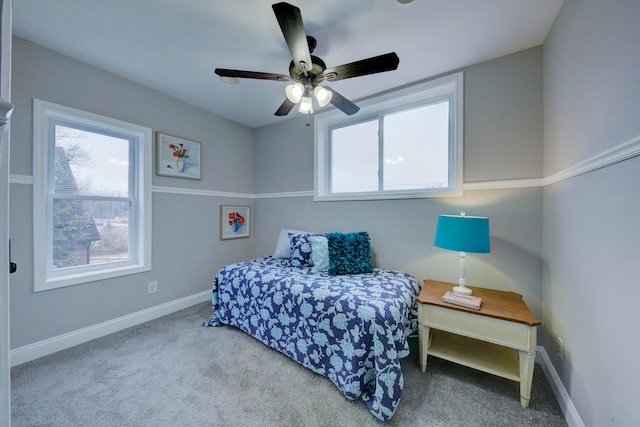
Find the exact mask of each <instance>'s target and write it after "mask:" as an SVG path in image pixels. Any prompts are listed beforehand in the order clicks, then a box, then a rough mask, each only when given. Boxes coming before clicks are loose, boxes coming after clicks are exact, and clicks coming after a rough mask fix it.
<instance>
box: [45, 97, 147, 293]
mask: <svg viewBox="0 0 640 427" xmlns="http://www.w3.org/2000/svg"><path fill="white" fill-rule="evenodd" d="M33 166H34V167H33V170H34V173H33V183H34V192H33V194H34V252H35V254H34V255H35V260H34V268H35V271H34V278H35V280H34V289H35V291H43V290H48V289H54V288H58V287H62V286H69V285H75V284H79V283H85V282H89V281H94V280H100V279H106V278H111V277H117V276H121V275H125V274H132V273H138V272H142V271H149V270H150V268H151V129H148V128H144V127H141V126H137V125H133V124H130V123H126V122H122V121H119V120H114V119H110V118H107V117H102V116H98V115H95V114H91V113H87V112H84V111H80V110H76V109H72V108H68V107H64V106H61V105H56V104H52V103H49V102H45V101H40V100H37V99H36V100H34V164H33Z"/></svg>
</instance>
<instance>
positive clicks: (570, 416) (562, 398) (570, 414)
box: [536, 346, 585, 427]
mask: <svg viewBox="0 0 640 427" xmlns="http://www.w3.org/2000/svg"><path fill="white" fill-rule="evenodd" d="M536 353H537V355H538V356H539V357H538V359H537V360H538V361H540V365H541V366H542V370H543V371H544V375H545V377H547V381H549V385H551V389H552V390H553V394H555V395H556V399H557V400H558V404H559V405H560V409H562V413H563V414H564V418H565V420H566V421H567V424H569V427H585V425H584V423H583V422H582V418H580V414H578V411H577V409H576V407H575V406H573V401H572V400H571V397H570V396H569V393H567V389H566V388H564V384H562V381H561V380H560V376H559V375H558V372H557V371H556V369H555V368H554V367H553V364H552V363H551V359H549V355H548V354H547V352H546V351H545V349H544V347H542V346H538V347H536Z"/></svg>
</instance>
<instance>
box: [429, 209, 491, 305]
mask: <svg viewBox="0 0 640 427" xmlns="http://www.w3.org/2000/svg"><path fill="white" fill-rule="evenodd" d="M433 244H434V245H435V246H437V247H439V248H443V249H449V250H452V251H458V252H459V256H460V280H459V281H458V284H459V285H460V286H456V287H455V288H453V292H455V293H456V294H459V295H471V294H472V291H471V289H469V288H467V287H466V286H465V285H466V282H467V281H466V279H465V261H464V260H465V258H466V253H467V252H475V253H485V252H489V251H490V250H491V242H490V239H489V218H486V217H480V216H465V214H464V212H460V215H440V216H439V217H438V225H437V226H436V238H435V241H434V242H433Z"/></svg>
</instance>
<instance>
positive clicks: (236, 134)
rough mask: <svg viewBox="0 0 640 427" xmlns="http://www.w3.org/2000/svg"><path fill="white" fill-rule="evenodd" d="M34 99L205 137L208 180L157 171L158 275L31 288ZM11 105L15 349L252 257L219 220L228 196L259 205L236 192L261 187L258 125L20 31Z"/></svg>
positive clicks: (206, 280) (168, 297)
mask: <svg viewBox="0 0 640 427" xmlns="http://www.w3.org/2000/svg"><path fill="white" fill-rule="evenodd" d="M33 98H39V99H43V100H46V101H50V102H55V103H58V104H62V105H66V106H70V107H73V108H78V109H82V110H85V111H89V112H92V113H97V114H101V115H104V116H108V117H112V118H116V119H120V120H125V121H128V122H131V123H135V124H138V125H142V126H147V127H149V128H151V129H153V131H154V137H155V131H158V130H159V131H162V132H166V133H169V134H172V135H178V136H182V137H184V138H187V139H191V140H195V141H199V142H201V143H202V166H203V170H202V180H201V181H194V180H186V179H179V178H169V177H159V176H155V175H154V177H153V185H154V187H155V189H154V192H153V231H152V239H153V258H152V271H151V272H149V273H142V274H135V275H131V276H125V277H121V278H117V279H111V280H103V281H98V282H93V283H87V284H83V285H76V286H71V287H66V288H61V289H55V290H50V291H45V292H38V293H34V292H33V261H32V260H33V221H32V216H33V214H32V211H33V204H32V197H33V196H32V186H31V185H30V184H28V183H22V182H24V181H28V179H25V177H26V178H29V177H31V176H32V153H33V150H32V146H33V142H32V133H33V131H32V100H33ZM13 103H14V104H15V112H14V115H13V119H12V125H11V127H12V138H11V139H12V141H11V142H12V145H11V174H12V175H14V176H18V177H19V178H20V179H18V181H20V182H19V183H16V182H14V183H13V184H12V185H11V199H10V203H11V206H10V233H11V238H12V243H13V246H12V249H13V254H12V256H13V259H14V260H15V261H16V262H17V263H18V264H19V270H18V272H17V273H16V274H13V275H12V276H11V345H12V348H18V347H21V346H24V345H27V344H31V343H34V342H38V341H41V340H44V339H47V338H51V337H55V336H58V335H61V334H64V333H67V332H71V331H75V330H78V329H81V328H84V327H87V326H91V325H94V324H98V323H101V322H105V321H108V320H111V319H114V318H117V317H120V316H124V315H127V314H131V313H134V312H137V311H140V310H144V309H146V308H150V307H154V306H157V305H160V304H163V303H165V302H169V301H174V300H176V299H179V298H182V297H186V296H191V295H194V294H197V293H199V292H204V291H207V290H209V289H210V288H211V282H212V280H213V275H214V274H215V271H217V269H219V268H220V267H222V266H223V265H224V264H226V263H228V262H232V261H237V260H240V259H247V258H249V257H250V256H251V247H252V239H251V238H249V239H238V240H232V241H220V240H219V228H220V226H219V223H220V221H219V218H220V204H222V203H233V204H238V203H241V204H243V205H252V203H251V202H252V200H251V199H244V198H237V197H235V196H234V195H237V193H241V194H253V193H255V188H254V182H255V175H254V157H255V154H254V144H253V131H252V130H250V129H248V128H246V127H244V126H242V125H239V124H237V123H234V122H231V121H228V120H226V119H223V118H220V117H218V116H215V115H212V114H209V113H207V112H205V111H203V110H200V109H197V108H195V107H192V106H190V105H187V104H185V103H183V102H180V101H178V100H176V99H174V98H171V97H169V96H167V95H164V94H161V93H159V92H156V91H153V90H151V89H148V88H146V87H143V86H140V85H137V84H135V83H133V82H131V81H128V80H125V79H122V78H120V77H117V76H115V75H113V74H110V73H107V72H105V71H102V70H99V69H97V68H93V67H91V66H88V65H86V64H84V63H81V62H78V61H75V60H72V59H70V58H68V57H65V56H63V55H60V54H58V53H55V52H53V51H50V50H47V49H44V48H42V47H40V46H38V45H35V44H32V43H30V42H27V41H25V40H22V39H20V38H14V45H13ZM154 152H155V141H154ZM154 159H155V155H154ZM154 171H155V166H154ZM14 181H16V179H14ZM166 187H171V188H172V189H173V191H177V192H178V194H172V193H171V192H167V191H163V188H166ZM186 190H191V191H193V190H201V191H203V192H205V193H204V195H191V194H187V193H186ZM181 191H182V194H181V193H180V192H181ZM227 193H229V196H230V197H225V196H226V195H227ZM150 280H158V292H157V293H154V294H148V293H147V283H148V282H149V281H150Z"/></svg>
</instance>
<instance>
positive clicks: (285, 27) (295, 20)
mask: <svg viewBox="0 0 640 427" xmlns="http://www.w3.org/2000/svg"><path fill="white" fill-rule="evenodd" d="M272 8H273V12H274V13H275V15H276V19H277V20H278V24H279V25H280V29H281V30H282V34H283V35H284V39H285V41H286V42H287V46H288V47H289V51H290V52H291V56H292V57H293V60H292V61H291V63H290V64H289V75H288V76H287V75H285V74H274V73H263V72H258V71H242V70H230V69H226V68H216V69H215V73H216V74H217V75H218V76H220V77H221V78H222V80H224V81H226V82H234V83H237V81H235V78H245V79H262V80H276V81H293V83H292V84H289V85H288V86H287V87H286V89H285V95H286V98H285V100H284V102H283V103H282V105H280V107H279V108H278V110H277V111H276V112H275V115H276V116H286V115H287V114H289V112H290V111H291V110H292V109H293V107H294V106H295V105H296V104H298V103H300V107H299V109H298V111H299V112H301V113H306V114H312V113H313V102H312V98H311V94H312V93H313V95H314V96H315V99H316V101H317V103H318V105H319V106H320V107H324V106H325V105H327V104H329V103H331V104H332V105H334V106H335V107H337V108H338V109H340V110H342V111H343V112H344V113H345V114H348V115H351V114H355V113H357V112H358V110H360V107H358V106H357V105H356V104H354V103H353V102H351V101H349V100H348V99H347V98H345V97H344V96H342V95H340V94H339V93H338V92H336V91H335V90H333V89H330V88H328V87H326V86H321V85H320V84H321V83H323V82H325V81H329V82H335V81H338V80H344V79H350V78H353V77H359V76H365V75H367V74H375V73H381V72H384V71H392V70H395V69H397V68H398V64H399V62H400V58H398V55H396V53H395V52H391V53H387V54H384V55H380V56H374V57H372V58H367V59H362V60H360V61H355V62H351V63H349V64H344V65H339V66H337V67H331V68H327V66H326V65H325V63H324V61H323V60H322V59H320V58H318V57H317V56H314V55H311V54H312V53H313V51H314V49H315V47H316V39H315V38H313V37H311V36H307V35H306V33H305V30H304V25H303V23H302V15H301V13H300V9H298V8H297V7H296V6H293V5H291V4H289V3H284V2H282V3H276V4H274V5H272Z"/></svg>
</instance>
